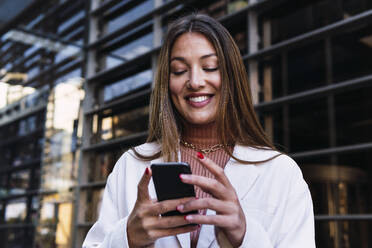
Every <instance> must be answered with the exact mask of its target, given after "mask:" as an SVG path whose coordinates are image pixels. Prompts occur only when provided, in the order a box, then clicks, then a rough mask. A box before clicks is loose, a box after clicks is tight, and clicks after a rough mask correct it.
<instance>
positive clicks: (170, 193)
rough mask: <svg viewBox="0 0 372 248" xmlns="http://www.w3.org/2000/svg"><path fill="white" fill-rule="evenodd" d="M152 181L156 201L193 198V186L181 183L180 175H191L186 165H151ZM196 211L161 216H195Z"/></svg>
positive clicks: (169, 213) (175, 163)
mask: <svg viewBox="0 0 372 248" xmlns="http://www.w3.org/2000/svg"><path fill="white" fill-rule="evenodd" d="M151 170H152V179H153V181H154V185H155V191H156V195H157V197H158V201H164V200H171V199H178V198H184V197H195V191H194V186H193V185H191V184H186V183H183V182H182V181H181V178H180V174H191V169H190V165H189V164H188V163H179V162H168V163H154V164H151ZM197 213H198V211H191V212H188V213H180V212H179V211H177V210H175V211H170V212H167V213H164V214H162V216H173V215H187V214H197Z"/></svg>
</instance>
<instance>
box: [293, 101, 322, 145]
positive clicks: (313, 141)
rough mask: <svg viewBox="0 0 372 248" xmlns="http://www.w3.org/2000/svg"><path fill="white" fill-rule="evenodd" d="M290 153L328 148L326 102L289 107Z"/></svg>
mask: <svg viewBox="0 0 372 248" xmlns="http://www.w3.org/2000/svg"><path fill="white" fill-rule="evenodd" d="M289 132H290V144H289V145H290V147H289V148H290V151H291V152H299V151H308V150H317V149H321V148H327V147H329V140H328V139H329V128H328V112H327V100H326V99H325V98H320V99H316V100H311V101H306V102H299V103H295V104H290V105H289Z"/></svg>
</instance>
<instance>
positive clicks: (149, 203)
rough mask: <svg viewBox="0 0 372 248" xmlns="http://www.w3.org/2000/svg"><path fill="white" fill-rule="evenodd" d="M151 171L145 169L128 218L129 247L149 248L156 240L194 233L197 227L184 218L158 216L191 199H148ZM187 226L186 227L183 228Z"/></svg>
mask: <svg viewBox="0 0 372 248" xmlns="http://www.w3.org/2000/svg"><path fill="white" fill-rule="evenodd" d="M151 175H152V173H151V170H150V169H149V168H146V171H145V173H144V174H143V176H142V178H141V180H140V182H139V183H138V194H137V201H136V203H135V206H134V208H133V210H132V212H131V213H130V215H129V218H128V224H127V235H128V243H129V246H130V247H149V246H150V247H151V246H153V244H154V243H155V241H156V240H157V239H158V238H161V237H165V236H172V235H176V234H180V233H186V232H192V231H195V230H196V229H197V228H198V226H197V225H196V226H191V225H187V224H189V222H188V221H186V220H185V218H184V216H169V217H161V216H160V214H163V213H166V212H168V211H172V210H176V207H177V206H178V205H180V204H185V203H187V202H188V201H190V200H191V199H193V198H182V199H176V200H167V201H162V202H157V201H153V200H151V199H150V196H149V192H148V185H149V182H150V179H151ZM185 225H187V226H185Z"/></svg>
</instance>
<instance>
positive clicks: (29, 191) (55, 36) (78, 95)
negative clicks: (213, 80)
mask: <svg viewBox="0 0 372 248" xmlns="http://www.w3.org/2000/svg"><path fill="white" fill-rule="evenodd" d="M193 11H198V12H199V13H206V14H208V15H210V16H212V17H214V18H216V19H218V20H219V21H220V22H221V23H222V24H223V25H224V26H225V27H226V28H227V29H228V30H229V31H230V33H231V34H232V36H233V37H234V39H235V40H236V42H237V44H238V46H239V48H240V51H241V54H242V56H243V59H244V63H245V65H246V68H247V71H248V73H249V78H250V85H251V88H252V91H253V99H254V103H255V108H256V111H257V113H258V115H259V117H260V120H261V123H262V125H263V126H264V128H265V130H266V132H267V133H268V134H269V135H270V137H271V139H272V140H273V141H274V142H275V144H276V145H278V147H279V148H280V149H281V150H283V151H285V152H287V153H288V154H290V155H291V156H292V157H293V158H294V159H295V160H296V161H297V163H298V164H299V165H300V167H301V169H302V171H303V174H304V177H305V179H306V180H307V182H308V184H309V187H310V190H311V193H312V197H313V201H314V210H315V221H316V222H315V223H316V242H317V247H320V248H322V247H335V248H341V247H343V248H355V247H360V248H367V247H372V235H371V233H372V186H371V179H372V157H371V154H372V153H371V150H372V1H370V0H313V1H310V0H297V1H289V0H249V1H248V0H216V1H209V0H203V1H195V0H184V1H180V0H90V1H89V0H0V240H1V245H0V246H1V247H5V248H18V247H22V248H23V247H58V248H67V247H81V244H82V241H83V239H84V237H85V235H86V233H87V231H88V230H89V228H90V227H91V226H92V224H93V223H94V221H95V220H96V218H97V213H98V211H99V208H100V201H101V198H102V193H103V189H104V186H105V180H106V178H107V176H108V174H109V173H110V172H111V170H112V168H113V166H114V164H115V161H116V160H117V159H118V158H119V156H120V155H121V154H122V153H123V152H124V151H125V150H127V149H128V148H129V147H131V146H134V145H137V144H140V143H142V142H144V141H145V139H146V136H147V121H148V115H149V108H148V104H149V95H150V91H151V84H152V79H153V71H154V68H156V59H157V55H158V52H159V47H160V45H161V43H162V37H163V35H164V33H165V32H166V30H167V27H168V25H169V23H170V22H171V21H172V20H174V19H175V18H177V17H179V16H181V15H184V14H187V13H190V12H193Z"/></svg>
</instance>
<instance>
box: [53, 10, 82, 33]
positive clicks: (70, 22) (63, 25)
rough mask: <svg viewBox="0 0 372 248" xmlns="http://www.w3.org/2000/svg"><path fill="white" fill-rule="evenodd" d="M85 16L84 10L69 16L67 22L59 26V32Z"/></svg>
mask: <svg viewBox="0 0 372 248" xmlns="http://www.w3.org/2000/svg"><path fill="white" fill-rule="evenodd" d="M84 16H85V12H84V11H83V10H81V11H79V12H77V13H76V14H75V15H73V16H72V17H69V18H68V19H67V20H66V21H65V22H63V23H61V24H60V25H59V27H58V33H62V32H63V31H64V30H65V29H66V28H68V27H69V26H70V25H72V24H73V23H75V22H77V21H78V20H79V19H81V18H83V17H84Z"/></svg>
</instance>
